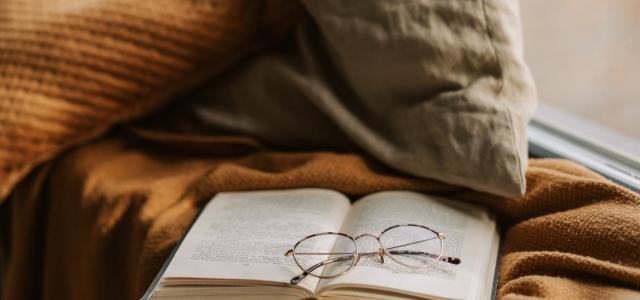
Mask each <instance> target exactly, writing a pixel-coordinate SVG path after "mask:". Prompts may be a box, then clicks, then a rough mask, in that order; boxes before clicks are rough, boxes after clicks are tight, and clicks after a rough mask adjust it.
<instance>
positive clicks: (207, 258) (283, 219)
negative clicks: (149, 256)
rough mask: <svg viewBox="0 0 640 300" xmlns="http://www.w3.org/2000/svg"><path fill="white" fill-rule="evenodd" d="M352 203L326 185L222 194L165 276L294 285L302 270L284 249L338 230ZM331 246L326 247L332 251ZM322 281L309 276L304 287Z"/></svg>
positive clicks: (196, 225) (312, 287)
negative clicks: (310, 236) (290, 283)
mask: <svg viewBox="0 0 640 300" xmlns="http://www.w3.org/2000/svg"><path fill="white" fill-rule="evenodd" d="M349 205H350V203H349V200H348V199H347V198H346V197H345V196H343V195H341V194H339V193H337V192H334V191H330V190H321V189H298V190H284V191H261V192H236V193H220V194H218V195H217V196H215V197H214V198H213V199H212V200H211V201H210V202H209V203H208V204H207V205H206V207H205V208H204V209H203V211H202V213H201V214H200V216H199V217H198V219H197V220H196V222H195V223H194V225H193V226H192V228H191V230H190V231H189V232H188V234H187V236H186V237H185V239H184V241H183V242H182V244H181V245H180V247H179V248H178V251H177V252H176V255H175V256H174V258H173V260H172V261H171V263H170V264H169V266H168V267H167V270H166V271H165V274H164V277H163V278H165V279H166V278H169V279H170V278H175V279H176V280H177V279H179V278H192V279H194V278H195V279H223V280H229V284H233V282H231V280H236V281H238V280H244V281H245V282H246V281H253V280H257V281H269V282H272V283H282V284H289V281H290V280H291V278H292V277H294V276H296V275H298V274H300V273H301V270H300V269H299V268H298V266H297V265H296V264H295V262H294V260H293V259H292V258H291V257H285V256H284V253H285V252H286V251H287V250H288V249H290V248H291V247H293V245H294V243H295V242H297V241H298V240H300V239H301V238H303V237H305V236H307V235H310V234H313V233H317V232H324V231H339V230H340V227H341V225H342V223H343V221H344V218H345V217H346V215H347V212H348V211H349ZM332 246H333V245H326V247H327V249H326V250H327V252H328V251H330V250H331V247H332ZM177 281H178V282H179V281H180V280H177ZM318 281H319V280H318V279H317V278H316V277H312V276H308V278H305V280H303V281H302V282H300V283H299V286H301V287H303V288H306V289H307V290H309V291H314V290H315V289H316V287H317V284H318Z"/></svg>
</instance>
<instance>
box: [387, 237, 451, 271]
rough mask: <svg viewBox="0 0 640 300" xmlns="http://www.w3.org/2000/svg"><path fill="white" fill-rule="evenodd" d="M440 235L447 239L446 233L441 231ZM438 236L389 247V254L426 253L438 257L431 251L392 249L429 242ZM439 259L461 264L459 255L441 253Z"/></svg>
mask: <svg viewBox="0 0 640 300" xmlns="http://www.w3.org/2000/svg"><path fill="white" fill-rule="evenodd" d="M438 237H440V238H441V239H445V235H444V234H442V233H439V234H438ZM438 237H432V238H428V239H424V240H420V241H416V242H411V243H407V244H403V245H398V246H394V247H389V248H387V251H388V252H389V254H412V255H426V256H429V257H433V258H438V255H436V254H433V253H429V252H421V251H410V250H391V249H395V248H400V247H404V246H409V245H413V244H418V243H422V242H427V241H430V240H433V239H436V238H438ZM439 260H440V261H443V262H446V263H450V264H454V265H459V264H460V262H461V260H460V259H459V258H457V257H452V256H444V255H441V256H440V258H439Z"/></svg>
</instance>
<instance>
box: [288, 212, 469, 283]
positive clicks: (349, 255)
mask: <svg viewBox="0 0 640 300" xmlns="http://www.w3.org/2000/svg"><path fill="white" fill-rule="evenodd" d="M405 226H414V227H419V228H423V229H426V230H428V231H430V232H432V233H434V234H435V236H436V237H434V238H438V239H439V240H440V251H439V253H437V254H436V253H428V252H423V251H409V250H393V249H395V248H400V247H404V246H408V245H412V244H417V243H421V242H426V241H429V240H432V239H434V238H429V239H425V240H420V241H416V242H412V243H409V244H403V245H397V246H393V247H389V248H385V247H384V246H383V245H382V242H381V241H380V237H382V236H383V235H384V233H385V232H387V231H389V230H392V229H394V228H398V227H405ZM322 235H338V236H343V237H346V238H348V239H350V240H351V241H352V242H353V244H354V245H355V250H354V252H345V253H305V255H329V256H331V255H336V254H339V255H342V254H344V256H340V257H336V258H331V259H327V260H324V261H321V262H319V263H317V264H315V265H313V266H311V267H308V268H305V267H303V266H302V264H300V262H299V261H298V258H297V257H296V252H295V249H296V248H297V247H298V245H300V243H302V242H304V241H306V240H308V239H310V238H313V237H317V236H322ZM365 236H369V237H373V238H374V239H375V240H376V241H377V242H378V245H380V248H379V249H378V251H374V252H366V253H360V252H359V251H358V243H357V242H356V240H358V239H359V238H362V237H365ZM445 238H446V236H445V235H444V233H441V232H437V231H435V230H433V229H431V228H429V227H427V226H423V225H417V224H401V225H393V226H391V227H388V228H387V229H385V230H383V231H382V232H380V234H378V235H377V236H375V235H373V234H369V233H365V234H361V235H359V236H357V237H355V238H354V237H352V236H350V235H348V234H344V233H341V232H320V233H315V234H312V235H309V236H306V237H304V238H302V239H301V240H299V241H298V242H297V243H296V244H295V245H293V248H291V249H289V250H287V252H285V254H284V255H285V256H293V260H294V261H295V263H296V265H298V267H299V268H300V269H301V270H302V273H301V274H300V275H297V276H295V277H293V278H291V284H298V283H299V282H300V281H301V280H302V279H304V278H305V277H307V275H311V276H313V277H317V278H322V279H327V278H334V277H338V276H341V275H343V274H345V273H347V272H349V271H350V270H351V269H352V268H353V267H355V266H356V265H357V264H358V262H359V261H360V258H361V257H363V256H376V255H377V256H379V257H380V261H381V262H382V263H384V256H385V255H387V256H389V257H390V258H391V259H392V260H393V261H395V262H396V263H398V264H400V265H402V266H405V267H408V268H412V269H422V268H426V267H429V266H431V265H433V264H435V263H436V262H438V261H442V262H446V263H450V264H454V265H457V264H460V262H461V260H460V258H457V257H451V256H444V255H442V253H443V251H444V239H445ZM298 254H300V253H298ZM392 254H394V255H424V256H428V257H431V258H433V261H432V262H430V263H429V264H425V265H423V266H420V267H416V266H412V265H407V264H405V263H402V262H401V261H399V260H398V259H396V258H394V256H393V255H392ZM354 257H355V258H356V259H353V258H354ZM347 260H352V261H353V262H352V263H351V266H349V268H347V269H346V270H344V271H342V272H341V273H338V274H335V275H331V276H324V275H316V274H313V273H312V272H313V271H314V270H316V269H318V268H320V267H322V266H325V265H328V264H331V263H336V262H342V261H347Z"/></svg>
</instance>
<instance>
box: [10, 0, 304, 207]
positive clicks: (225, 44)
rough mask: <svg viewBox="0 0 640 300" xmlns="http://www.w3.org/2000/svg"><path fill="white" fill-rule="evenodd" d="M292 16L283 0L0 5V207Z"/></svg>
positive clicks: (290, 4)
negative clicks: (61, 158)
mask: <svg viewBox="0 0 640 300" xmlns="http://www.w3.org/2000/svg"><path fill="white" fill-rule="evenodd" d="M302 11H303V10H302V8H301V7H300V6H299V4H298V3H297V2H296V1H288V0H216V1H213V0H212V1H183V0H153V1H150V0H136V1H127V0H88V1H86V0H85V1H60V0H47V1H40V0H8V1H6V0H5V1H0V201H1V200H2V199H4V198H5V197H6V196H7V195H8V193H9V192H10V191H11V189H12V187H13V186H14V185H15V184H16V183H17V182H18V181H19V180H20V179H22V178H23V177H24V176H26V175H27V173H28V172H29V171H30V170H31V169H32V168H33V167H34V166H35V165H37V164H39V163H42V162H45V161H47V160H48V159H51V158H52V157H54V156H55V155H56V154H58V153H60V152H61V151H62V150H64V149H65V148H67V147H69V146H72V145H75V144H78V143H80V142H83V141H86V140H89V139H92V138H94V137H96V136H98V135H100V134H101V133H103V132H105V131H106V130H107V129H108V128H109V127H110V126H111V125H113V124H115V123H118V122H121V121H126V120H129V119H132V118H134V117H137V116H140V115H142V114H147V113H149V112H151V111H153V110H154V109H155V108H157V107H159V106H161V105H163V104H164V103H165V102H167V100H168V98H169V97H172V96H174V95H175V94H176V93H181V92H184V91H185V90H188V89H189V88H190V87H193V86H195V85H197V84H199V83H201V81H203V80H204V79H205V78H209V77H211V76H212V75H213V74H216V73H217V72H219V71H220V70H221V69H222V68H224V67H225V66H227V65H229V64H230V63H232V62H234V61H236V60H237V59H239V58H240V57H242V56H243V55H245V54H246V53H248V52H251V51H254V50H256V49H258V48H260V47H261V46H265V45H268V44H270V43H272V42H273V41H277V40H278V39H279V38H280V37H281V36H282V35H283V33H284V32H286V30H287V28H288V27H289V26H290V25H291V24H292V23H293V21H294V20H297V19H298V18H299V17H300V16H301V15H302Z"/></svg>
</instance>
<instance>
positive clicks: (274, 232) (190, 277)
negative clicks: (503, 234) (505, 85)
mask: <svg viewBox="0 0 640 300" xmlns="http://www.w3.org/2000/svg"><path fill="white" fill-rule="evenodd" d="M396 224H421V225H425V226H428V227H429V228H432V229H434V230H436V231H437V232H440V233H444V234H446V239H445V240H444V248H443V255H445V256H450V257H456V258H459V259H460V260H461V263H460V264H457V265H456V264H448V263H446V262H441V261H438V262H436V263H434V264H432V265H430V266H428V267H426V268H422V269H411V268H407V267H404V266H402V265H400V264H397V263H396V262H394V261H393V260H390V259H385V260H384V263H382V262H381V261H380V259H379V258H376V257H373V256H372V257H363V258H362V259H360V261H359V262H358V263H357V265H356V266H355V267H353V268H351V269H350V270H349V271H348V272H346V273H344V274H343V275H342V276H338V277H334V278H330V279H319V278H317V277H313V276H307V277H305V278H304V279H303V280H301V281H300V282H299V283H298V284H297V285H294V284H291V283H290V282H291V279H292V278H293V277H295V276H297V275H299V274H300V273H301V272H302V270H301V269H300V267H299V266H298V265H296V263H295V261H294V260H293V258H292V257H287V256H285V255H284V254H285V253H286V252H287V251H288V250H289V249H291V248H292V247H293V245H294V244H295V243H296V242H297V241H299V240H300V239H302V238H304V237H306V236H308V235H310V234H314V233H319V232H327V231H333V232H342V233H345V234H348V235H350V236H353V237H355V236H358V235H360V234H362V233H371V234H373V235H378V234H379V233H380V232H381V231H382V230H384V229H385V228H388V227H390V226H392V225H396ZM498 239H499V236H498V232H497V229H496V223H495V221H494V219H493V217H492V215H491V214H490V213H489V212H488V211H487V210H486V209H484V208H481V207H478V206H475V205H471V204H467V203H462V202H458V201H455V200H451V199H446V198H442V197H436V196H430V195H424V194H420V193H414V192H407V191H388V192H379V193H375V194H371V195H368V196H366V197H363V198H361V199H358V200H356V201H355V203H354V204H353V205H352V204H351V203H350V201H349V199H348V198H347V197H346V196H344V195H342V194H340V193H338V192H335V191H331V190H324V189H296V190H282V191H258V192H235V193H220V194H218V195H216V196H215V197H214V198H213V199H212V200H211V201H210V202H209V203H208V204H207V205H206V206H205V208H204V209H203V211H202V212H201V214H200V216H199V217H198V218H197V219H196V221H195V223H194V224H193V226H192V227H191V229H190V230H189V232H188V233H187V235H186V236H185V238H184V239H183V241H182V243H181V244H180V246H179V247H178V248H177V250H176V251H175V252H174V254H173V256H172V257H171V258H170V259H169V260H168V261H167V263H166V264H165V266H164V267H163V270H161V272H160V274H158V277H157V278H156V280H155V281H154V283H153V284H152V286H151V287H150V288H149V291H148V292H147V294H146V295H145V298H150V299H303V298H318V299H353V298H365V299H489V298H490V297H491V294H492V288H493V287H494V278H495V270H496V260H497V252H498V244H499V241H498ZM374 241H375V240H374ZM358 243H359V241H358ZM369 244H371V243H369ZM376 244H377V243H376ZM374 246H376V245H374ZM329 247H331V245H329ZM361 247H364V246H361V245H358V248H361ZM377 247H378V248H379V245H378V246H377ZM377 250H378V249H370V250H367V251H377ZM327 251H331V249H327ZM363 251H364V250H363ZM321 272H322V271H321Z"/></svg>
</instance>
